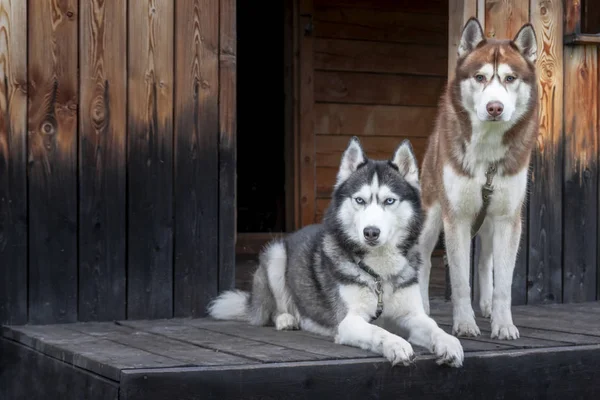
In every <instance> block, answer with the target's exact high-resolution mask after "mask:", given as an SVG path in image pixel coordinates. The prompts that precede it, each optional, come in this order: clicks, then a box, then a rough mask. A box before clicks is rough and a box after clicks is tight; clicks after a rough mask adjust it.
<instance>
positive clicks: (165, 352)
mask: <svg viewBox="0 0 600 400" xmlns="http://www.w3.org/2000/svg"><path fill="white" fill-rule="evenodd" d="M66 328H67V329H69V330H72V331H75V332H81V333H84V334H86V335H90V336H94V337H97V338H100V339H106V340H110V341H111V342H116V343H120V344H122V345H125V346H127V347H131V348H134V349H139V350H144V351H147V352H149V353H152V354H157V355H159V356H164V357H168V358H173V359H175V360H178V361H180V362H181V363H182V364H189V365H197V366H207V365H237V364H250V363H253V361H251V360H248V359H246V358H242V357H237V356H233V355H231V354H227V353H223V352H218V351H214V350H209V349H205V348H202V347H198V346H194V345H192V344H189V343H185V342H182V341H179V340H174V339H169V338H167V337H164V336H160V335H155V334H152V333H148V332H143V331H140V330H137V329H134V328H129V327H125V326H122V325H117V324H114V323H105V322H100V323H98V322H86V323H80V324H69V326H66Z"/></svg>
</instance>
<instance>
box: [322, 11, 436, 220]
mask: <svg viewBox="0 0 600 400" xmlns="http://www.w3.org/2000/svg"><path fill="white" fill-rule="evenodd" d="M313 6H314V11H313V19H314V32H313V35H312V36H313V49H314V59H313V62H314V65H313V66H314V135H315V137H314V147H315V149H316V155H315V160H316V161H315V165H316V172H315V186H316V189H315V191H314V199H315V200H314V201H315V203H316V206H315V214H314V216H313V220H314V221H319V220H320V219H321V216H322V213H323V211H324V210H325V208H326V207H327V205H328V203H329V199H330V196H331V191H332V187H333V183H334V182H335V175H336V172H337V168H338V166H339V163H340V160H341V155H342V152H343V150H344V149H345V148H346V146H347V144H348V141H349V139H350V137H351V136H352V135H356V136H358V137H359V138H360V140H361V142H362V144H363V146H364V147H365V150H366V152H367V154H368V155H369V156H371V157H374V158H389V157H390V156H391V154H392V152H393V151H394V150H395V148H396V147H397V146H398V145H399V144H400V142H401V141H402V140H403V139H404V138H410V140H411V142H412V144H413V147H414V149H415V152H416V154H417V157H418V158H419V161H420V160H421V158H422V155H423V153H424V151H425V147H426V140H427V136H428V135H429V134H430V132H431V128H432V126H433V121H434V118H435V113H436V110H437V103H438V99H439V96H440V94H441V91H442V89H443V86H444V85H445V83H446V76H447V67H446V66H447V63H448V45H447V42H448V4H447V1H441V0H435V1H430V2H427V3H425V2H422V4H421V3H419V2H414V1H390V0H373V1H367V0H359V1H345V0H313Z"/></svg>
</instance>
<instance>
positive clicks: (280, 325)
mask: <svg viewBox="0 0 600 400" xmlns="http://www.w3.org/2000/svg"><path fill="white" fill-rule="evenodd" d="M275 329H277V330H278V331H284V330H295V329H298V320H297V319H296V318H295V317H294V316H293V315H292V314H287V313H284V314H279V315H278V316H277V317H276V318H275Z"/></svg>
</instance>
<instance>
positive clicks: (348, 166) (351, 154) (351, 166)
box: [335, 136, 367, 187]
mask: <svg viewBox="0 0 600 400" xmlns="http://www.w3.org/2000/svg"><path fill="white" fill-rule="evenodd" d="M365 161H367V157H366V156H365V152H364V151H363V148H362V146H361V145H360V141H359V140H358V138H357V137H356V136H353V137H352V138H351V139H350V143H348V147H347V148H346V150H345V151H344V154H343V155H342V162H341V164H340V169H339V170H338V174H337V180H336V183H335V186H336V187H337V186H339V185H340V184H341V183H342V182H344V181H345V180H346V179H348V177H349V176H350V175H351V174H352V173H353V172H354V171H356V169H357V168H358V166H359V165H360V164H362V163H364V162H365Z"/></svg>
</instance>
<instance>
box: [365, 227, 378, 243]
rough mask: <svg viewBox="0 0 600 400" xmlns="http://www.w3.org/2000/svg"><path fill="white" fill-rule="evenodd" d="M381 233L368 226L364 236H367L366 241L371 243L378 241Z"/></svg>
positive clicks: (375, 228)
mask: <svg viewBox="0 0 600 400" xmlns="http://www.w3.org/2000/svg"><path fill="white" fill-rule="evenodd" d="M380 233H381V231H380V230H379V228H377V227H374V226H367V227H366V228H365V229H363V234H364V235H365V239H367V240H369V241H374V240H377V238H379V234H380Z"/></svg>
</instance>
